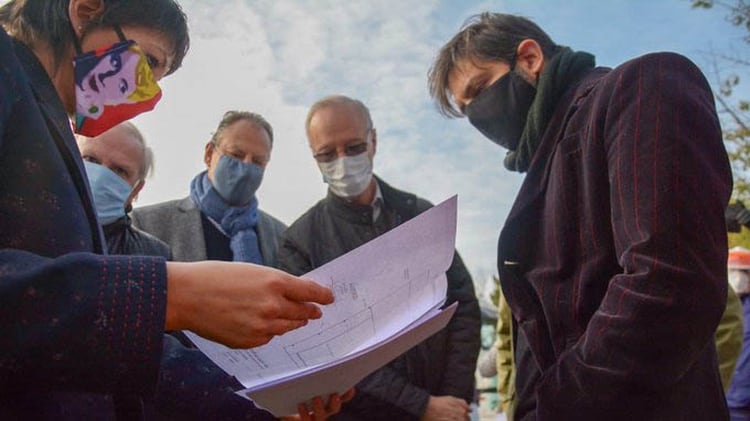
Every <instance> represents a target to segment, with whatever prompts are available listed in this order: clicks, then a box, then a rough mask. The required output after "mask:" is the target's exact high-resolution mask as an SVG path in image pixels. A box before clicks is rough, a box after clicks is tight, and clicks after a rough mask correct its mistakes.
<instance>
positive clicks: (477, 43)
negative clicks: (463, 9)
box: [428, 12, 560, 117]
mask: <svg viewBox="0 0 750 421" xmlns="http://www.w3.org/2000/svg"><path fill="white" fill-rule="evenodd" d="M525 39H533V40H534V41H536V42H537V43H538V44H539V46H540V47H541V48H542V53H543V54H544V56H545V57H547V58H549V57H551V56H553V55H555V53H556V52H557V51H558V50H559V48H560V47H559V46H558V45H557V44H555V43H554V42H553V41H552V39H551V38H550V37H549V35H547V33H545V32H544V31H543V30H542V29H541V28H540V27H539V26H537V24H535V23H534V22H532V21H530V20H528V19H526V18H524V17H521V16H515V15H506V14H503V13H489V12H485V13H482V14H479V15H474V16H472V17H470V18H469V19H467V20H466V22H464V24H463V26H462V27H461V30H460V31H459V32H458V34H456V35H455V36H454V37H453V39H451V40H450V41H448V43H446V44H445V45H444V46H443V48H441V49H440V51H439V52H438V56H437V58H436V59H435V62H434V63H433V65H432V67H431V68H430V71H429V75H428V80H429V87H430V95H431V96H432V97H433V98H434V99H435V102H436V103H437V106H438V110H439V111H440V112H441V113H442V114H443V115H446V116H448V117H459V116H461V115H462V114H461V112H460V111H459V110H458V109H456V106H455V104H454V103H453V101H452V99H451V95H450V92H449V89H448V78H449V77H450V74H451V72H453V69H454V68H455V66H456V64H457V63H458V62H459V61H461V60H463V59H466V58H468V59H470V60H482V61H501V62H505V63H508V64H510V65H511V66H513V65H515V59H516V49H517V48H518V44H520V43H521V41H523V40H525Z"/></svg>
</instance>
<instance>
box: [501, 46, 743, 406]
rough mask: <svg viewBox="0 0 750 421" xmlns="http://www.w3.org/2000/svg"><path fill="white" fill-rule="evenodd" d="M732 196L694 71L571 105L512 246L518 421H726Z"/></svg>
mask: <svg viewBox="0 0 750 421" xmlns="http://www.w3.org/2000/svg"><path fill="white" fill-rule="evenodd" d="M731 187H732V181H731V171H730V167H729V163H728V160H727V154H726V151H725V148H724V144H723V142H722V136H721V130H720V126H719V121H718V118H717V116H716V111H715V106H714V103H713V96H712V93H711V90H710V88H709V86H708V84H707V82H706V80H705V78H704V77H703V75H702V74H701V73H700V71H699V70H698V68H697V67H696V66H695V65H694V64H693V63H691V62H690V61H688V60H687V59H685V58H684V57H681V56H679V55H676V54H671V53H659V54H650V55H646V56H643V57H640V58H637V59H635V60H632V61H629V62H627V63H625V64H623V65H621V66H619V67H617V68H615V69H613V70H611V71H610V70H608V69H602V68H599V69H595V70H592V72H591V73H590V74H589V75H587V76H586V77H584V79H583V80H582V81H581V83H580V84H579V85H578V86H577V87H575V89H571V90H570V91H569V92H568V93H567V94H566V96H565V97H564V98H563V99H562V100H561V103H560V104H559V105H558V106H557V108H556V111H555V114H554V116H553V117H552V120H551V121H550V123H549V126H548V128H547V130H546V132H545V135H544V139H543V140H542V143H541V146H540V147H539V149H538V150H537V152H536V154H535V156H534V160H533V161H532V163H531V166H530V168H529V170H528V174H527V175H526V178H525V180H524V183H523V185H522V187H521V190H520V192H519V194H518V197H517V199H516V202H515V204H514V206H513V208H512V210H511V213H510V215H509V217H508V220H507V221H506V224H505V226H504V228H503V230H502V233H501V235H500V240H499V251H498V269H499V273H500V279H501V280H502V288H503V292H504V294H505V296H506V297H507V299H508V302H509V304H510V306H511V308H512V310H513V315H514V318H515V319H516V322H517V324H516V325H517V327H518V330H517V336H518V337H517V340H518V342H519V343H518V348H517V352H520V353H521V354H523V355H518V356H517V357H518V370H519V371H518V386H519V390H518V393H519V395H518V398H519V405H520V407H519V411H518V412H517V419H539V420H567V419H576V420H580V419H596V420H600V419H603V420H608V421H609V420H614V419H629V420H681V419H689V420H700V419H707V420H717V419H718V420H720V419H726V418H728V415H727V412H726V411H727V409H726V404H725V401H724V395H723V392H722V388H721V383H720V379H719V373H718V369H717V363H716V354H715V349H714V344H713V341H712V338H713V334H714V331H715V330H716V326H717V325H718V322H719V319H720V318H721V314H722V312H723V310H724V306H725V300H726V288H727V278H726V253H727V238H726V230H725V225H724V209H725V206H726V204H727V201H728V199H729V196H730V192H731ZM524 349H526V350H528V351H529V352H527V353H523V350H524ZM534 400H535V401H536V407H535V408H534V407H533V405H532V406H529V405H528V403H529V402H531V403H532V404H533V401H534ZM529 408H530V409H529Z"/></svg>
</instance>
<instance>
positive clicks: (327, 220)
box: [278, 179, 480, 421]
mask: <svg viewBox="0 0 750 421" xmlns="http://www.w3.org/2000/svg"><path fill="white" fill-rule="evenodd" d="M378 183H379V186H380V189H381V192H382V196H383V208H382V211H381V213H380V216H379V217H378V220H377V221H376V222H375V223H373V220H372V219H373V218H372V207H370V206H358V205H354V204H352V203H349V202H347V201H345V200H344V199H341V198H339V197H337V196H335V195H333V194H331V193H330V192H329V194H328V196H327V197H326V198H325V199H323V200H321V201H320V202H318V203H317V204H316V205H315V206H313V207H312V208H311V209H310V210H308V211H307V212H306V213H305V214H304V215H302V216H301V217H300V218H299V219H298V220H297V221H295V222H294V223H293V224H292V225H291V226H290V227H289V229H288V230H286V232H285V233H284V234H283V235H282V239H281V246H280V249H279V253H278V260H279V267H280V268H281V269H282V270H285V271H288V272H290V273H293V274H296V275H301V274H304V273H306V272H308V271H310V270H312V269H314V268H316V267H319V266H321V265H323V264H325V263H327V262H329V261H331V260H333V259H335V258H337V257H339V256H340V255H342V254H344V253H346V252H348V251H350V250H352V249H354V248H356V247H358V246H360V245H362V244H364V243H366V242H368V241H370V240H372V239H373V238H375V237H377V236H379V235H381V234H383V233H385V232H386V231H388V230H390V229H392V228H394V227H396V226H398V225H399V224H401V223H403V222H404V221H407V220H409V219H411V218H413V217H414V216H416V215H418V214H419V213H421V212H424V211H425V210H427V209H429V208H430V207H431V206H432V205H431V204H430V203H429V202H427V201H425V200H423V199H421V198H419V197H417V196H415V195H413V194H410V193H406V192H402V191H399V190H396V189H394V188H393V187H391V186H389V185H388V184H386V183H384V182H383V181H382V180H379V179H378ZM447 277H448V294H447V300H446V303H452V302H455V301H458V302H459V307H458V310H457V311H456V314H455V316H454V317H453V319H452V320H451V321H450V323H449V324H448V326H447V327H446V328H445V329H443V330H442V331H440V332H438V333H437V334H435V335H434V336H432V337H431V338H430V339H428V340H426V341H425V342H423V343H421V344H419V345H417V346H416V347H414V348H412V349H411V350H410V351H408V352H407V353H406V354H403V355H402V356H400V357H399V358H397V359H396V360H394V361H393V362H391V363H390V364H388V365H387V366H385V367H383V368H381V369H380V370H378V371H376V372H374V373H373V374H371V375H370V376H368V377H367V378H365V379H364V380H363V381H362V382H360V383H359V384H358V385H357V386H356V389H357V394H356V396H355V398H354V399H353V400H352V401H351V402H349V403H347V404H346V405H344V407H343V409H342V411H341V413H340V414H339V415H337V416H336V418H335V419H337V420H389V421H394V420H409V419H419V418H420V417H421V415H422V413H423V412H424V410H425V408H426V405H427V401H428V400H429V397H430V395H435V396H440V395H451V396H455V397H459V398H463V399H465V400H466V401H467V402H470V401H471V400H472V397H473V393H474V370H475V367H476V360H477V354H478V352H479V346H480V343H479V342H480V341H479V327H480V316H479V305H478V303H477V299H476V297H475V295H474V287H473V284H472V280H471V276H470V275H469V273H468V271H467V270H466V267H464V264H463V262H462V261H461V257H460V256H459V255H458V253H456V255H455V257H454V260H453V264H452V265H451V267H450V269H449V270H448V272H447Z"/></svg>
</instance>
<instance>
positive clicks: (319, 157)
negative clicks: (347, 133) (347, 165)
mask: <svg viewBox="0 0 750 421" xmlns="http://www.w3.org/2000/svg"><path fill="white" fill-rule="evenodd" d="M365 151H367V142H359V143H355V144H352V145H346V146H344V155H346V156H357V155H359V154H361V153H364V152H365ZM338 156H339V154H338V151H336V150H335V149H334V150H330V151H324V152H319V153H316V154H315V155H313V158H315V160H316V161H318V162H331V161H333V160H335V159H336V158H338Z"/></svg>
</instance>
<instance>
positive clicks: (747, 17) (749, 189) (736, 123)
mask: <svg viewBox="0 0 750 421" xmlns="http://www.w3.org/2000/svg"><path fill="white" fill-rule="evenodd" d="M691 3H692V7H693V8H696V9H711V8H721V9H722V10H724V11H725V12H726V18H727V22H728V23H729V24H731V25H734V26H736V27H738V28H741V29H742V30H743V31H744V32H745V35H744V36H743V37H742V38H741V39H739V40H728V43H729V45H727V46H726V48H727V50H724V51H710V52H709V54H710V58H711V63H712V66H713V72H712V73H713V74H710V75H709V77H711V76H713V78H714V80H713V83H714V86H716V87H717V89H716V92H715V94H716V95H715V96H716V105H717V110H718V111H719V117H720V118H721V122H722V127H723V131H724V141H725V142H726V144H727V152H728V153H729V159H730V161H731V163H732V172H733V175H734V191H733V192H732V200H733V201H736V200H740V201H742V202H743V203H744V204H745V205H746V206H748V207H750V101H749V100H748V99H747V98H738V96H737V95H736V90H737V88H738V86H739V85H740V83H741V82H742V77H744V76H745V75H746V74H747V71H748V70H749V69H750V57H748V55H747V46H748V45H750V4H749V3H748V2H747V1H746V0H734V1H731V0H727V1H718V0H691ZM737 245H741V246H744V247H748V248H750V229H748V228H744V227H743V228H742V231H741V232H739V233H736V234H735V233H730V234H729V247H734V246H737Z"/></svg>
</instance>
